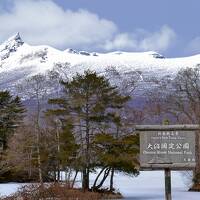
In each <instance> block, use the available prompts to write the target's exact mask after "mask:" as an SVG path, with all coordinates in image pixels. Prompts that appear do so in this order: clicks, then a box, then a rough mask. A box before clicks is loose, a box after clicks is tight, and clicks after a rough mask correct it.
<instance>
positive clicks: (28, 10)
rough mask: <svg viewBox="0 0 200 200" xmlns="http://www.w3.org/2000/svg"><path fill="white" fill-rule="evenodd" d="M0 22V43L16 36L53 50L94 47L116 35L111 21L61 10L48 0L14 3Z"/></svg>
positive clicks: (18, 0) (88, 13) (90, 14)
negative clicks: (19, 35) (17, 33)
mask: <svg viewBox="0 0 200 200" xmlns="http://www.w3.org/2000/svg"><path fill="white" fill-rule="evenodd" d="M0 22H1V25H0V32H1V38H0V40H4V39H6V38H7V37H8V36H10V35H12V34H14V33H15V32H20V33H21V34H22V35H23V39H24V40H25V41H26V42H28V43H31V44H49V45H53V46H56V47H65V46H84V45H86V46H88V45H94V44H96V43H99V42H100V41H105V40H106V39H108V38H111V37H112V35H113V34H114V33H115V32H116V31H117V27H116V25H115V24H114V23H113V22H112V21H109V20H106V19H101V18H99V17H98V16H97V15H96V14H93V13H91V12H88V11H86V10H78V11H71V10H63V9H62V8H61V7H59V6H58V5H57V4H55V3H54V2H53V1H51V0H28V1H20V0H16V1H15V2H14V7H13V8H12V9H11V10H10V11H9V12H8V11H7V12H4V13H1V14H0Z"/></svg>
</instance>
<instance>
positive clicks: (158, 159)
mask: <svg viewBox="0 0 200 200" xmlns="http://www.w3.org/2000/svg"><path fill="white" fill-rule="evenodd" d="M197 130H200V127H199V125H138V126H135V131H138V132H139V134H140V167H141V170H164V171H165V199H166V200H171V199H172V196H171V170H191V169H194V168H195V166H196V152H195V151H196V140H195V139H196V131H197Z"/></svg>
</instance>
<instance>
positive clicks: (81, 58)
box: [0, 33, 200, 91]
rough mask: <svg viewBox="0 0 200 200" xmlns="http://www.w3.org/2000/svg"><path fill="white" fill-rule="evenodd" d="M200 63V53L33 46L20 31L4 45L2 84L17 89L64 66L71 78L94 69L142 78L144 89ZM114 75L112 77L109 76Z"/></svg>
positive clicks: (0, 59)
mask: <svg viewBox="0 0 200 200" xmlns="http://www.w3.org/2000/svg"><path fill="white" fill-rule="evenodd" d="M197 64H200V55H195V56H191V57H183V58H165V57H164V56H162V55H160V54H159V53H157V52H152V51H150V52H142V53H141V52H140V53H135V52H119V51H117V52H110V53H95V52H93V53H89V52H86V51H76V50H73V49H66V50H64V51H60V50H57V49H55V48H52V47H50V46H47V45H41V46H32V45H29V44H27V43H25V42H23V40H22V39H21V37H20V35H19V33H17V34H16V35H14V36H12V37H11V38H9V39H8V40H7V41H5V42H4V43H3V44H1V45H0V87H1V88H8V89H11V90H14V89H13V88H15V85H17V84H18V83H20V82H21V81H23V80H24V79H26V78H27V77H30V76H32V75H36V74H39V73H40V74H45V73H47V72H48V71H51V70H53V69H55V68H56V67H58V66H60V67H63V69H64V70H65V74H67V76H68V77H69V78H70V77H72V76H73V75H74V74H76V73H77V72H79V73H83V72H84V71H85V70H87V69H90V70H92V71H96V72H97V73H100V74H106V75H107V77H108V78H110V79H111V82H115V81H116V82H117V81H119V79H118V80H114V79H115V78H116V76H114V75H113V74H115V75H116V74H117V75H118V77H119V76H120V77H121V79H120V80H128V79H129V81H131V80H132V79H134V77H135V75H136V74H137V76H138V77H139V79H140V87H139V88H140V89H138V91H141V90H145V89H146V88H148V87H149V84H148V82H149V80H151V79H153V78H155V77H162V76H165V75H169V76H170V77H173V76H174V75H175V74H176V73H177V71H178V70H180V68H185V67H194V66H196V65H197ZM109 76H110V77H109Z"/></svg>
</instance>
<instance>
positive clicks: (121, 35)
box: [0, 0, 200, 57]
mask: <svg viewBox="0 0 200 200" xmlns="http://www.w3.org/2000/svg"><path fill="white" fill-rule="evenodd" d="M199 8H200V0H26V1H23V0H4V1H0V22H1V26H0V41H1V42H3V41H4V40H5V39H7V38H8V37H9V36H11V35H13V34H15V33H16V32H20V34H21V36H22V38H23V40H24V41H25V42H27V43H29V44H33V45H38V44H48V45H51V46H54V47H56V48H59V49H65V48H70V47H71V48H76V49H79V50H80V49H81V50H88V51H100V52H107V51H116V50H122V51H150V50H152V51H158V52H160V53H162V54H164V55H165V56H168V57H175V56H187V55H193V54H198V53H200V26H199V19H200V11H199Z"/></svg>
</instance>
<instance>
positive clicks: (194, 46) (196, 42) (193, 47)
mask: <svg viewBox="0 0 200 200" xmlns="http://www.w3.org/2000/svg"><path fill="white" fill-rule="evenodd" d="M185 52H186V53H192V54H199V53H200V36H199V37H196V38H194V39H193V40H191V41H190V42H189V44H188V45H187V47H186V49H185Z"/></svg>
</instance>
